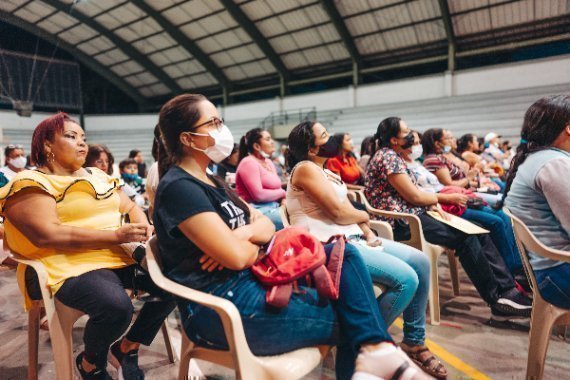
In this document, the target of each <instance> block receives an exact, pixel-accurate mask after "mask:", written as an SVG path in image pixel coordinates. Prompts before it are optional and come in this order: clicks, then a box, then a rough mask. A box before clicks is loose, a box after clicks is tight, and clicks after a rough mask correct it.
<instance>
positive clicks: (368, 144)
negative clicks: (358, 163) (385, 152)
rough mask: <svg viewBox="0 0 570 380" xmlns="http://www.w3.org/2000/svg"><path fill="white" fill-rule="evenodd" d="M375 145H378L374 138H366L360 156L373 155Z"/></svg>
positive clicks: (361, 144) (361, 145) (361, 146)
mask: <svg viewBox="0 0 570 380" xmlns="http://www.w3.org/2000/svg"><path fill="white" fill-rule="evenodd" d="M374 145H376V142H375V141H374V136H366V137H365V138H364V140H362V143H360V156H361V157H362V156H364V155H369V156H370V155H371V154H370V153H371V152H372V150H373V149H374Z"/></svg>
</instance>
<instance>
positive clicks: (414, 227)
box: [358, 191, 425, 251]
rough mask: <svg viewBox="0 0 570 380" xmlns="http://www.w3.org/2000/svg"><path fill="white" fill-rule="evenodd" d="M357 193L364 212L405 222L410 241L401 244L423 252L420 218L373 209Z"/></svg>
mask: <svg viewBox="0 0 570 380" xmlns="http://www.w3.org/2000/svg"><path fill="white" fill-rule="evenodd" d="M358 193H360V194H359V196H360V197H361V202H362V203H364V205H365V206H366V211H368V213H369V214H370V215H376V216H380V217H383V218H389V219H401V220H404V221H406V222H407V223H408V225H409V226H410V239H408V240H405V241H401V243H404V244H406V245H409V246H412V247H414V248H416V249H419V250H420V251H423V250H424V245H425V239H424V233H423V231H422V222H421V221H420V218H418V217H417V216H416V215H414V214H405V213H401V212H393V211H386V210H379V209H377V208H374V207H372V206H371V205H370V203H369V202H368V200H367V199H366V196H365V195H364V192H361V191H360V192H358ZM392 236H393V235H392Z"/></svg>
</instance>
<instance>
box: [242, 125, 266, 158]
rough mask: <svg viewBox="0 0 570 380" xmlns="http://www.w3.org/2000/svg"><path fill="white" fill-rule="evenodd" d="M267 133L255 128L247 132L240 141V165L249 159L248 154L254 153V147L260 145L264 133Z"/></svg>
mask: <svg viewBox="0 0 570 380" xmlns="http://www.w3.org/2000/svg"><path fill="white" fill-rule="evenodd" d="M263 131H265V129H263V128H253V129H250V130H249V131H247V133H246V134H245V135H243V136H242V137H241V139H240V140H239V159H238V164H239V163H240V162H241V160H243V159H244V158H246V157H247V155H248V154H250V153H253V152H254V151H255V149H254V148H253V145H254V144H256V143H259V140H261V137H262V133H263Z"/></svg>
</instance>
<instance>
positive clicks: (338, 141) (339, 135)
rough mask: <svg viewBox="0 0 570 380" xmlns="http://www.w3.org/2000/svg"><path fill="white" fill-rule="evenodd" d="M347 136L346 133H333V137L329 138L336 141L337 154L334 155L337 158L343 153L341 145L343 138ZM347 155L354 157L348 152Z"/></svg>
mask: <svg viewBox="0 0 570 380" xmlns="http://www.w3.org/2000/svg"><path fill="white" fill-rule="evenodd" d="M347 135H348V133H346V132H340V133H335V134H334V135H332V136H331V139H335V140H336V145H337V146H338V152H337V153H336V154H337V156H340V155H341V154H342V153H343V149H342V144H343V142H344V137H345V136H347ZM348 155H349V156H352V157H354V153H353V152H348Z"/></svg>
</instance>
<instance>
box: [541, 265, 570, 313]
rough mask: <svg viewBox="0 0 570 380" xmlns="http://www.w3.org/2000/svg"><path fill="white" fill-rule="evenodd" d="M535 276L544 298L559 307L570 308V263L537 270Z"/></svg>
mask: <svg viewBox="0 0 570 380" xmlns="http://www.w3.org/2000/svg"><path fill="white" fill-rule="evenodd" d="M534 276H535V277H536V283H537V284H538V291H539V292H540V295H541V296H542V298H544V299H545V300H547V301H548V302H550V303H551V304H553V305H556V306H558V307H563V308H565V309H570V263H564V264H560V265H557V266H555V267H553V268H548V269H543V270H535V271H534Z"/></svg>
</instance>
